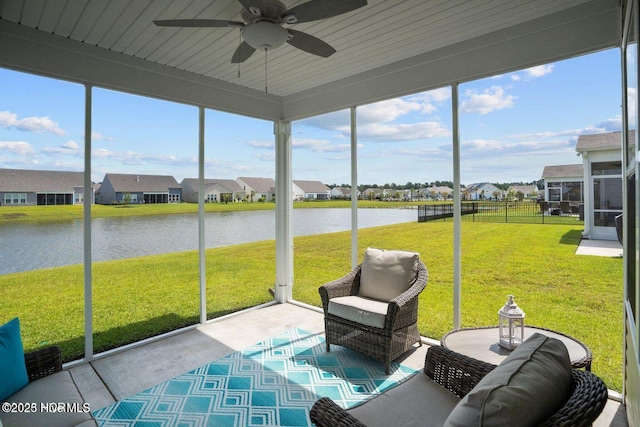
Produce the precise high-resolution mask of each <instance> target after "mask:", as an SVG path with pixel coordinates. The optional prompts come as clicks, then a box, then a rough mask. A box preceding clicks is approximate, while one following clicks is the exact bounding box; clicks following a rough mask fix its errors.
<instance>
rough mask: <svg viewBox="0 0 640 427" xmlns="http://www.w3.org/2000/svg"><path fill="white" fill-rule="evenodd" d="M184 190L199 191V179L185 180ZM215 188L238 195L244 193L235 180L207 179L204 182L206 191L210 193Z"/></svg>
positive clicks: (182, 183) (183, 181)
mask: <svg viewBox="0 0 640 427" xmlns="http://www.w3.org/2000/svg"><path fill="white" fill-rule="evenodd" d="M180 185H181V186H182V188H185V186H189V187H190V189H191V191H194V192H197V191H198V178H184V179H183V180H182V182H181V183H180ZM215 186H221V187H222V188H224V189H226V190H228V191H230V192H232V193H237V192H239V191H244V190H243V189H242V187H241V186H240V184H238V183H237V182H236V181H234V180H233V179H205V180H204V188H205V191H209V190H210V189H212V188H214V187H215Z"/></svg>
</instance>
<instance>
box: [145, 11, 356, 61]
mask: <svg viewBox="0 0 640 427" xmlns="http://www.w3.org/2000/svg"><path fill="white" fill-rule="evenodd" d="M238 1H239V2H240V3H241V4H242V6H243V9H242V12H241V15H242V19H243V21H244V22H240V21H226V20H219V19H167V20H156V21H153V22H154V24H156V25H158V26H161V27H196V28H198V27H214V28H215V27H227V28H239V29H240V31H241V32H242V38H243V39H244V41H243V42H242V43H240V45H239V46H238V48H237V49H236V51H235V52H234V54H233V56H232V58H231V62H232V63H241V62H244V61H246V60H247V59H249V57H250V56H251V55H252V54H253V53H254V52H255V51H256V50H257V49H262V50H264V51H265V52H266V51H267V50H271V49H276V48H278V47H280V46H282V45H283V44H284V43H288V44H290V45H291V46H293V47H296V48H298V49H301V50H304V51H305V52H308V53H311V54H313V55H318V56H321V57H324V58H327V57H329V56H331V55H333V54H334V53H335V52H336V50H335V49H334V48H333V47H331V46H330V45H329V44H328V43H326V42H324V41H322V40H320V39H319V38H317V37H314V36H312V35H309V34H307V33H303V32H302V31H296V30H292V29H290V28H284V27H283V25H285V24H287V25H292V24H299V23H303V22H311V21H317V20H320V19H326V18H331V17H334V16H338V15H342V14H343V13H347V12H351V11H353V10H356V9H359V8H361V7H363V6H366V5H367V0H310V1H308V2H306V3H302V4H300V5H298V6H295V7H292V8H291V9H287V8H286V6H285V5H284V4H282V3H281V2H280V1H278V0H238Z"/></svg>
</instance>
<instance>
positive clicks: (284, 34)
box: [242, 21, 290, 50]
mask: <svg viewBox="0 0 640 427" xmlns="http://www.w3.org/2000/svg"><path fill="white" fill-rule="evenodd" d="M242 36H243V38H244V40H245V41H246V42H247V43H248V44H249V46H251V47H252V48H254V49H261V50H269V49H277V48H279V47H280V46H282V45H283V44H285V42H286V41H287V40H288V39H289V37H290V36H289V32H288V31H287V30H285V29H284V28H282V27H281V26H279V25H277V24H274V23H273V22H269V21H259V22H256V23H255V24H250V25H247V26H246V27H244V29H243V30H242Z"/></svg>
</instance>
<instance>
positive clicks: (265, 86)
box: [264, 48, 269, 93]
mask: <svg viewBox="0 0 640 427" xmlns="http://www.w3.org/2000/svg"><path fill="white" fill-rule="evenodd" d="M264 93H269V91H268V90H267V49H266V48H265V50H264Z"/></svg>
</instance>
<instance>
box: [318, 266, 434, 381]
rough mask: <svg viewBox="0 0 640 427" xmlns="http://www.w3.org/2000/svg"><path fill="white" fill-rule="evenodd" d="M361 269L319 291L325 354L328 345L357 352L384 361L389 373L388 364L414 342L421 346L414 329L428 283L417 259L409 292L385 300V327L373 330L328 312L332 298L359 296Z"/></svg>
mask: <svg viewBox="0 0 640 427" xmlns="http://www.w3.org/2000/svg"><path fill="white" fill-rule="evenodd" d="M362 266H363V264H360V265H358V266H357V267H356V268H355V269H353V270H352V271H351V272H350V273H349V274H347V275H346V276H344V277H342V278H341V279H338V280H335V281H333V282H330V283H327V284H325V285H323V286H321V287H320V289H319V292H320V297H321V298H322V307H323V309H324V322H325V337H326V346H327V351H330V350H331V347H330V346H331V344H337V345H341V346H344V347H348V348H351V349H352V350H356V351H360V352H362V353H364V354H366V355H368V356H370V357H372V358H374V359H377V360H379V361H381V362H383V363H384V366H385V372H386V373H387V374H389V370H390V363H391V361H393V360H394V359H396V358H397V357H399V356H401V355H402V354H403V353H405V352H406V351H407V350H409V349H410V348H411V347H412V346H413V345H414V344H415V343H419V344H420V345H421V344H422V343H421V340H420V333H419V332H418V326H417V319H418V296H419V295H420V292H422V290H423V289H424V288H425V286H426V284H427V279H428V274H427V268H426V267H425V265H424V263H423V262H422V261H420V260H419V259H417V261H416V274H415V278H414V279H413V283H412V284H411V286H410V287H409V289H407V290H406V291H404V292H402V293H401V294H400V295H398V296H396V297H395V298H392V299H390V300H389V301H388V305H387V307H386V315H384V320H383V322H384V325H383V326H382V325H380V326H382V327H374V326H370V325H366V324H363V323H361V322H357V321H353V319H352V320H349V319H346V318H344V317H341V316H337V315H335V314H332V313H331V312H330V301H331V300H332V299H333V298H338V297H345V296H358V295H359V293H360V279H361V273H362ZM385 303H386V301H385Z"/></svg>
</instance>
